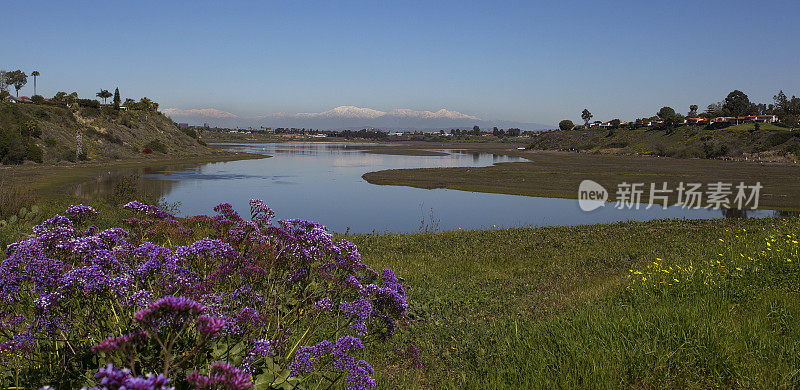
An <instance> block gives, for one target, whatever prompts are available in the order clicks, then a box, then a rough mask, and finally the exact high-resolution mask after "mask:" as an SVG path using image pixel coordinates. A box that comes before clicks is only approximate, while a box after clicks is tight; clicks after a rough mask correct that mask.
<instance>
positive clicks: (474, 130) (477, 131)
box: [472, 125, 481, 135]
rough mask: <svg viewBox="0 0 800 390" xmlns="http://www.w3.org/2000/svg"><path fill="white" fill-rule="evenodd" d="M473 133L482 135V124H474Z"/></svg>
mask: <svg viewBox="0 0 800 390" xmlns="http://www.w3.org/2000/svg"><path fill="white" fill-rule="evenodd" d="M472 135H481V128H480V126H477V125H475V126H472Z"/></svg>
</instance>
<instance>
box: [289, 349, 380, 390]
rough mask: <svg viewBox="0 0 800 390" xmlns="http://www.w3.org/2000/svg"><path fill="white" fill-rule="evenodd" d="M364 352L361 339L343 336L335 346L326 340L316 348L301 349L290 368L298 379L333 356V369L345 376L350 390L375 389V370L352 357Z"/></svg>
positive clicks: (364, 362)
mask: <svg viewBox="0 0 800 390" xmlns="http://www.w3.org/2000/svg"><path fill="white" fill-rule="evenodd" d="M363 350H364V344H363V343H362V342H361V339H358V338H356V337H353V336H342V337H340V338H339V339H338V340H336V343H334V344H331V342H329V341H327V340H325V341H321V342H320V343H318V344H317V345H314V346H304V347H300V348H299V349H298V350H297V354H296V355H295V359H294V361H293V362H292V364H291V365H290V366H289V368H290V369H291V372H292V376H295V377H298V376H301V375H303V374H304V373H307V372H310V371H314V370H315V369H316V366H315V363H316V362H317V361H318V360H321V359H323V358H326V357H327V356H328V355H332V358H333V368H334V369H335V370H337V371H341V372H342V373H344V374H345V383H346V384H347V387H348V388H349V389H350V390H368V389H371V388H373V387H375V380H374V379H372V374H374V373H375V370H373V369H372V366H370V365H369V363H367V362H366V361H364V360H356V359H355V358H354V357H353V355H352V354H353V353H354V352H358V351H363Z"/></svg>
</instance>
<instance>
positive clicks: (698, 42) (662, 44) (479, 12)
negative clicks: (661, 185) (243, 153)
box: [0, 0, 800, 126]
mask: <svg viewBox="0 0 800 390" xmlns="http://www.w3.org/2000/svg"><path fill="white" fill-rule="evenodd" d="M3 9H4V13H5V14H6V15H9V16H10V17H8V18H6V20H5V21H4V27H5V28H4V44H3V48H2V53H3V55H2V59H0V69H5V70H15V69H22V70H24V71H25V72H26V73H28V74H30V73H31V72H32V71H34V70H37V71H39V72H40V73H41V76H39V77H38V81H37V90H38V92H39V94H40V95H44V96H46V97H51V96H53V95H54V94H55V93H56V92H58V91H66V92H72V91H77V92H78V93H79V94H80V95H81V97H91V98H94V95H95V93H97V92H98V91H100V90H101V89H107V90H110V91H113V90H114V88H117V87H119V89H120V92H121V94H122V96H123V99H125V98H127V97H130V98H135V99H138V98H140V97H142V96H147V97H149V98H151V99H153V100H155V101H157V102H159V103H160V107H161V108H162V110H164V111H165V112H169V111H172V112H173V113H180V114H181V115H183V116H188V115H189V114H190V113H191V114H192V115H195V116H199V117H202V116H204V115H208V116H209V117H211V118H214V115H222V116H223V117H224V116H225V115H227V114H225V113H229V114H230V115H228V118H229V119H230V118H233V117H237V118H261V117H268V116H270V115H276V114H277V113H289V114H290V115H293V114H296V113H324V112H326V111H329V110H332V109H334V108H336V107H342V106H344V107H357V108H359V109H370V110H375V111H380V112H384V113H387V114H385V115H384V114H381V115H379V116H380V117H381V118H384V119H386V118H396V117H397V116H396V115H395V116H392V115H393V114H392V115H390V114H388V113H391V112H393V110H397V109H404V110H408V111H404V112H403V113H404V114H405V115H411V116H412V117H414V116H415V115H417V114H415V113H416V112H426V111H430V112H432V113H436V112H438V111H439V110H441V109H443V108H444V109H446V110H447V112H457V113H459V114H461V115H464V116H465V117H474V118H479V119H480V120H484V121H496V122H503V123H512V122H513V123H533V124H545V125H550V126H554V125H555V124H556V123H558V121H559V120H561V119H570V120H573V121H574V122H576V123H578V122H581V121H580V112H581V111H582V110H583V109H584V108H588V109H589V110H590V111H591V112H592V114H594V119H597V120H610V119H613V118H620V119H623V120H631V119H635V118H637V117H643V116H650V115H654V114H655V113H656V112H657V111H658V109H659V108H660V107H662V106H670V107H673V108H674V109H675V110H676V111H678V112H680V113H684V114H685V113H686V111H688V107H689V105H690V104H697V105H699V106H700V109H701V111H702V110H703V109H704V108H705V106H706V105H708V104H711V103H714V102H717V101H720V100H722V99H723V98H724V97H725V96H726V95H727V94H728V93H729V92H730V91H732V90H734V89H739V90H742V91H744V92H745V93H747V94H748V95H749V97H750V100H752V101H756V102H763V103H769V102H771V99H772V96H773V95H774V94H776V93H777V92H778V90H781V89H782V90H784V92H786V94H788V95H790V96H791V95H800V77H799V76H798V73H797V69H800V43H799V42H798V40H797V38H796V37H797V36H800V23H797V17H798V15H800V2H798V1H765V2H758V3H755V2H750V1H738V0H736V1H719V0H712V1H704V2H690V1H673V2H665V3H659V4H653V3H650V2H641V1H635V0H626V1H617V2H597V1H562V2H558V3H545V4H534V3H529V2H500V3H498V2H491V3H490V2H468V1H458V2H456V1H452V2H451V1H438V2H425V3H422V2H419V3H415V2H402V3H391V4H389V3H388V2H380V3H375V2H335V3H327V2H319V3H308V2H302V3H301V2H259V3H249V2H237V1H229V2H225V3H216V2H203V1H198V2H193V3H191V5H190V6H187V5H186V4H185V3H183V2H172V1H159V2H150V1H142V2H137V3H109V2H98V3H60V2H39V1H33V2H12V3H9V4H5V5H4V6H3ZM32 93H33V83H32V80H30V81H29V83H28V85H26V86H25V87H24V88H23V90H21V91H20V94H21V95H22V94H25V95H31V94H32ZM420 115H424V116H425V117H424V118H423V119H425V120H431V119H432V118H433V119H436V118H434V117H431V116H430V115H429V114H420ZM218 119H219V118H218ZM303 119H304V120H306V119H309V118H308V117H304V118H303ZM450 119H453V118H450ZM462 119H463V118H462Z"/></svg>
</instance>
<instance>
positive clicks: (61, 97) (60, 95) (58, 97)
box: [53, 92, 67, 102]
mask: <svg viewBox="0 0 800 390" xmlns="http://www.w3.org/2000/svg"><path fill="white" fill-rule="evenodd" d="M53 101H54V102H65V101H67V93H66V92H57V93H56V94H55V95H54V96H53Z"/></svg>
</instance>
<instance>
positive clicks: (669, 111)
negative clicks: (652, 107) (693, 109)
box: [656, 107, 681, 127]
mask: <svg viewBox="0 0 800 390" xmlns="http://www.w3.org/2000/svg"><path fill="white" fill-rule="evenodd" d="M656 115H658V118H659V119H661V120H662V121H664V127H675V125H677V124H678V122H679V121H680V120H681V116H680V115H678V114H676V113H675V110H674V109H673V108H672V107H661V109H660V110H658V114H656Z"/></svg>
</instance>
